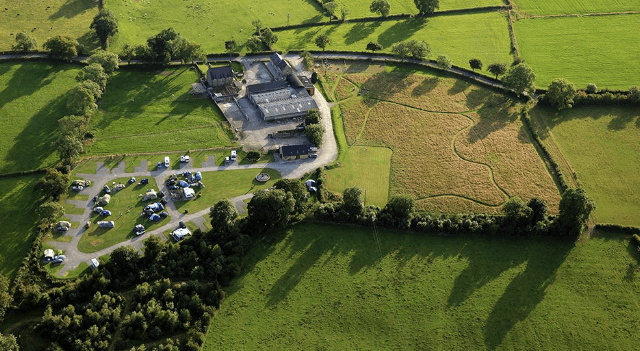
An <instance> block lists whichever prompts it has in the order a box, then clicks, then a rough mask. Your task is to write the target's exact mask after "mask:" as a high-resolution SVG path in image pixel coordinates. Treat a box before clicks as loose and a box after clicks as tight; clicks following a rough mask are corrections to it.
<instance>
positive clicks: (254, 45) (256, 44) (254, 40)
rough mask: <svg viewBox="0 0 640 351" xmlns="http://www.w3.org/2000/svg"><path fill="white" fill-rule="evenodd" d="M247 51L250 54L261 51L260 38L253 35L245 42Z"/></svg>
mask: <svg viewBox="0 0 640 351" xmlns="http://www.w3.org/2000/svg"><path fill="white" fill-rule="evenodd" d="M246 46H247V49H249V51H251V52H259V51H262V50H263V47H262V39H260V37H258V36H256V35H254V36H252V37H251V38H249V40H247V45H246Z"/></svg>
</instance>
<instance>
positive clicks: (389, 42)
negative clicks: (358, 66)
mask: <svg viewBox="0 0 640 351" xmlns="http://www.w3.org/2000/svg"><path fill="white" fill-rule="evenodd" d="M428 23H429V19H427V18H411V19H408V20H404V21H398V22H396V24H394V25H393V26H391V27H389V28H387V30H385V31H384V32H382V33H380V35H378V43H380V45H382V46H383V47H385V48H389V47H391V46H393V44H396V43H399V42H401V41H403V40H406V39H409V38H411V36H413V35H414V34H415V33H417V32H418V31H419V30H420V29H422V28H423V27H424V26H426V25H427V24H428Z"/></svg>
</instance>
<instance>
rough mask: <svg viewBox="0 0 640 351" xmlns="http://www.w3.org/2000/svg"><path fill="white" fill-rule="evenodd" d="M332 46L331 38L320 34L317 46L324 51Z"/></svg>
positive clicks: (317, 38)
mask: <svg viewBox="0 0 640 351" xmlns="http://www.w3.org/2000/svg"><path fill="white" fill-rule="evenodd" d="M330 44H331V38H329V36H328V35H326V34H320V35H318V36H317V37H316V46H317V47H319V48H320V49H322V51H324V49H325V48H326V47H327V45H330Z"/></svg>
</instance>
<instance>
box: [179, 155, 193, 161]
mask: <svg viewBox="0 0 640 351" xmlns="http://www.w3.org/2000/svg"><path fill="white" fill-rule="evenodd" d="M189 161H191V157H190V156H189V155H184V156H180V162H183V163H184V162H189Z"/></svg>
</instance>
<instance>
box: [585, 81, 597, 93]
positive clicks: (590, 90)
mask: <svg viewBox="0 0 640 351" xmlns="http://www.w3.org/2000/svg"><path fill="white" fill-rule="evenodd" d="M586 92H587V94H595V93H597V92H598V86H597V85H595V84H593V83H589V84H587V89H586Z"/></svg>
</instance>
